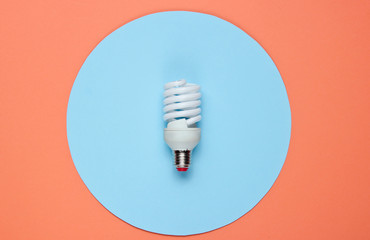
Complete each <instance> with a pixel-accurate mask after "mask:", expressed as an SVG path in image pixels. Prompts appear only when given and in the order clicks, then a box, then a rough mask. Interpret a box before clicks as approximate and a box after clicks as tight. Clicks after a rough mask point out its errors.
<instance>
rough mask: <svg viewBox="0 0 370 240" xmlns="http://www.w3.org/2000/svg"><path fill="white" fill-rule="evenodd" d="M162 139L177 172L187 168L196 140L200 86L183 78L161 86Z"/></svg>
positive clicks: (198, 136)
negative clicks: (162, 89)
mask: <svg viewBox="0 0 370 240" xmlns="http://www.w3.org/2000/svg"><path fill="white" fill-rule="evenodd" d="M164 89H165V91H164V97H165V99H164V101H163V103H164V108H163V110H164V113H165V114H164V117H163V118H164V120H165V121H167V122H168V124H167V128H165V129H164V139H165V141H166V143H167V144H168V146H169V147H170V148H171V149H172V150H173V153H174V158H175V166H176V169H177V170H178V171H187V170H188V168H189V166H190V158H191V151H192V150H193V149H194V147H195V146H196V145H197V144H198V142H199V140H200V128H197V125H196V123H197V122H199V121H200V120H201V116H200V111H201V110H200V108H199V106H200V100H199V99H200V97H201V94H200V92H199V90H200V86H199V85H196V84H191V83H187V82H186V80H179V81H173V82H169V83H167V84H165V85H164Z"/></svg>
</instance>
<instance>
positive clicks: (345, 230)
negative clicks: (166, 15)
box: [0, 0, 370, 240]
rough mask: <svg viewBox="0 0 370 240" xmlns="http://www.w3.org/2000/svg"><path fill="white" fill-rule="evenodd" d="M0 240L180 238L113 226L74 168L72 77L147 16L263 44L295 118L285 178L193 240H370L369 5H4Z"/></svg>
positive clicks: (207, 1) (111, 1) (37, 0)
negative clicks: (182, 17) (198, 18)
mask: <svg viewBox="0 0 370 240" xmlns="http://www.w3.org/2000/svg"><path fill="white" fill-rule="evenodd" d="M0 6H1V7H0V31H1V35H0V81H1V85H0V103H1V104H0V116H1V117H0V124H1V125H0V126H1V131H0V159H1V166H0V190H1V197H0V213H1V217H0V238H1V239H146V240H154V239H175V238H176V237H173V236H164V235H159V234H153V233H149V232H146V231H143V230H140V229H137V228H135V227H132V226H130V225H129V224H127V223H125V222H123V221H122V220H120V219H118V218H117V217H115V216H114V215H113V214H111V213H110V212H108V211H107V210H106V209H105V208H104V207H103V206H102V205H100V204H99V202H98V201H97V200H96V199H95V198H94V197H93V196H92V194H90V193H89V191H88V190H87V188H86V186H85V185H84V184H83V182H82V180H81V179H80V177H79V176H78V173H77V171H76V169H75V168H74V165H73V162H72V159H71V155H70V153H69V149H68V143H67V136H66V111H67V103H68V97H69V93H70V90H71V88H72V84H73V82H74V79H75V77H76V75H77V73H78V71H79V69H80V67H81V65H82V64H83V62H84V60H85V59H86V57H87V56H88V54H89V53H90V52H91V51H92V50H93V48H94V47H95V46H96V45H97V44H98V43H99V42H100V41H101V40H102V39H103V38H104V37H105V36H107V35H108V34H109V33H111V32H112V31H113V30H115V29H117V28H118V27H120V26H122V25H123V24H125V23H127V22H129V21H131V20H133V19H136V18H138V17H141V16H143V15H146V14H150V13H154V12H158V11H168V10H189V11H198V12H203V13H208V14H213V15H215V16H218V17H221V18H223V19H225V20H227V21H229V22H231V23H233V24H235V25H237V26H238V27H240V28H241V29H243V30H244V31H246V32H247V33H248V34H249V35H250V36H252V37H253V38H254V39H256V40H257V41H258V42H259V43H260V44H261V45H262V46H263V47H264V48H265V49H266V51H267V52H268V53H269V55H270V56H271V57H272V59H273V60H274V61H275V63H276V65H277V67H278V69H279V71H280V73H281V75H282V77H283V80H284V82H285V85H286V88H287V92H288V96H289V99H290V104H291V110H292V137H291V143H290V148H289V152H288V156H287V159H286V162H285V165H284V167H283V169H282V171H281V174H280V176H279V177H278V179H277V181H276V182H275V184H274V186H273V187H272V189H271V190H270V191H269V193H268V194H267V195H266V196H265V197H264V198H263V199H262V201H261V202H260V203H259V204H258V205H257V206H256V207H255V208H254V209H253V210H252V211H250V212H249V213H247V214H246V215H245V216H243V217H242V218H240V219H239V220H237V221H236V222H234V223H232V224H230V225H228V226H226V227H223V228H221V229H218V230H215V231H212V232H209V233H205V234H200V235H195V236H190V237H184V238H187V239H194V240H195V239H205V240H207V239H209V240H218V239H235V240H238V239H370V220H369V218H370V207H369V206H370V194H369V187H370V186H369V180H370V177H369V174H370V161H369V160H370V151H369V149H370V141H369V135H370V132H369V123H370V118H369V117H370V116H369V109H370V106H369V102H370V101H369V100H370V99H369V93H370V91H369V90H370V86H369V81H370V71H369V62H370V47H369V42H370V41H369V40H370V31H369V29H370V1H366V0H364V1H360V0H358V1H348V0H346V1H343V0H337V1H329V0H321V1H319V0H317V1H296V0H279V1H273V0H272V1H271V0H244V1H236V0H227V1H224V0H222V1H221V0H220V1H215V0H213V1H212V0H186V1H174V0H156V1H153V0H135V1H134V0H132V1H128V0H105V1H88V0H68V1H67V0H64V1H60V0H52V1H45V0H33V1H30V0H28V1H26V0H21V1H10V0H8V1H1V5H0Z"/></svg>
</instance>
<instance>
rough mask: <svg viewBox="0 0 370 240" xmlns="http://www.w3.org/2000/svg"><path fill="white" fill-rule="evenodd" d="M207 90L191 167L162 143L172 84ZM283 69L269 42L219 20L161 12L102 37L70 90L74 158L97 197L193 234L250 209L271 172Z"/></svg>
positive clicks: (277, 156) (145, 222)
mask: <svg viewBox="0 0 370 240" xmlns="http://www.w3.org/2000/svg"><path fill="white" fill-rule="evenodd" d="M181 78H184V79H187V80H188V82H192V83H197V84H199V85H200V86H201V87H202V94H203V95H202V105H201V108H202V117H203V119H202V121H201V122H200V124H199V127H200V128H201V129H202V139H201V142H200V144H199V145H198V146H197V147H196V149H195V150H194V152H193V156H192V164H191V167H190V169H189V171H188V172H185V173H181V172H177V171H176V169H175V167H174V165H173V159H172V153H171V150H170V149H169V148H168V147H167V145H166V143H165V142H164V140H163V128H164V126H165V123H164V121H163V120H162V117H163V112H162V107H163V106H162V100H163V96H162V94H163V85H164V84H165V83H166V82H169V81H174V80H179V79H181ZM290 128H291V118H290V108H289V101H288V97H287V93H286V90H285V87H284V83H283V81H282V79H281V77H280V74H279V72H278V70H277V68H276V67H275V65H274V63H273V61H272V60H271V58H270V57H269V56H268V54H267V53H266V52H265V51H264V50H263V48H262V47H261V46H260V45H259V44H258V43H257V42H256V41H254V40H253V39H252V38H251V37H249V36H248V35H247V34H246V33H244V32H243V31H242V30H240V29H239V28H237V27H236V26H234V25H233V24H230V23H229V22H226V21H224V20H221V19H220V18H217V17H214V16H211V15H207V14H201V13H194V12H182V11H180V12H179V11H175V12H161V13H156V14H152V15H148V16H145V17H142V18H139V19H137V20H135V21H132V22H130V23H128V24H126V25H124V26H123V27H121V28H119V29H117V30H116V31H114V32H113V33H112V34H110V35H109V36H108V37H106V38H105V39H104V40H103V41H102V42H101V43H100V44H99V45H98V46H97V47H96V48H95V49H94V51H93V52H92V53H91V54H90V56H89V57H88V58H87V59H86V61H85V63H84V64H83V66H82V68H81V70H80V72H79V74H78V76H77V78H76V81H75V83H74V85H73V89H72V92H71V95H70V99H69V104H68V112H67V134H68V142H69V147H70V150H71V154H72V158H73V161H74V163H75V166H76V168H77V171H78V173H79V174H80V176H81V178H82V180H83V181H84V183H85V184H86V186H87V187H88V189H89V190H90V191H91V193H92V194H93V195H94V196H95V197H96V199H97V200H98V201H99V202H100V203H101V204H102V205H103V206H104V207H106V208H107V209H108V210H109V211H110V212H112V213H113V214H114V215H116V216H117V217H119V218H120V219H122V220H124V221H126V222H127V223H129V224H131V225H133V226H135V227H138V228H141V229H144V230H147V231H151V232H155V233H162V234H171V235H190V234H197V233H203V232H207V231H211V230H213V229H217V228H219V227H222V226H225V225H227V224H229V223H231V222H233V221H235V220H236V219H238V218H239V217H241V216H243V215H244V214H245V213H247V212H248V211H249V210H251V209H252V208H253V207H254V206H255V205H256V204H257V203H258V202H259V201H260V200H261V199H262V197H263V196H264V195H265V194H266V193H267V192H268V190H269V189H270V188H271V186H272V184H273V183H274V181H275V180H276V178H277V176H278V174H279V172H280V170H281V168H282V166H283V163H284V160H285V157H286V154H287V150H288V145H289V139H290Z"/></svg>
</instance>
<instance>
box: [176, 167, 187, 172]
mask: <svg viewBox="0 0 370 240" xmlns="http://www.w3.org/2000/svg"><path fill="white" fill-rule="evenodd" d="M187 170H188V168H177V171H179V172H186V171H187Z"/></svg>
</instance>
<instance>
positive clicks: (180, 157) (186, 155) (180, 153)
mask: <svg viewBox="0 0 370 240" xmlns="http://www.w3.org/2000/svg"><path fill="white" fill-rule="evenodd" d="M173 153H174V157H175V166H176V169H177V171H179V172H186V171H187V170H188V168H189V167H190V158H191V151H190V150H175V151H173Z"/></svg>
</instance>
